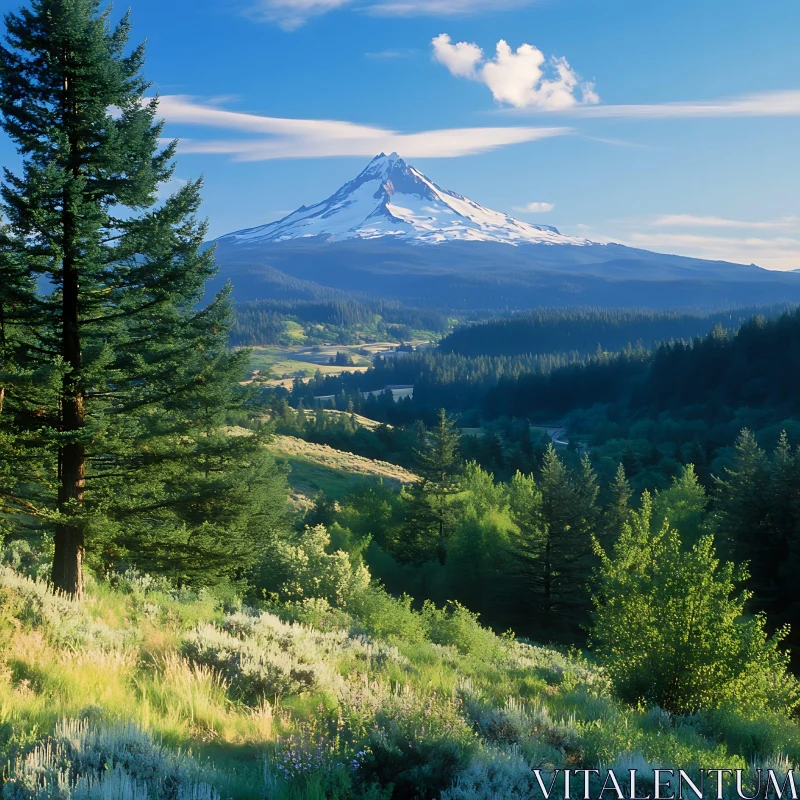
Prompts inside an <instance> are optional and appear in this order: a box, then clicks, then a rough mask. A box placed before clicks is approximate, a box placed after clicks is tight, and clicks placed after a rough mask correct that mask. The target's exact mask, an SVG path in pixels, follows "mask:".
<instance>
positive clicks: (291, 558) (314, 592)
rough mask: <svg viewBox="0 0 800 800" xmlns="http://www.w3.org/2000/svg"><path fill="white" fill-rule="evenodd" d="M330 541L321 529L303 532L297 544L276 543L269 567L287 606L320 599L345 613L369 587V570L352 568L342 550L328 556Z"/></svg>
mask: <svg viewBox="0 0 800 800" xmlns="http://www.w3.org/2000/svg"><path fill="white" fill-rule="evenodd" d="M330 542H331V538H330V535H329V534H328V532H327V531H326V530H325V528H323V527H322V526H321V525H318V526H317V527H315V528H306V529H305V531H304V532H303V533H302V534H301V535H300V536H299V537H298V538H297V540H296V542H294V543H292V542H288V541H283V540H282V541H279V542H277V543H276V545H275V550H274V552H273V559H274V560H273V562H272V566H273V568H274V569H275V571H276V573H277V575H278V576H279V577H278V580H279V585H278V593H279V596H280V597H281V598H282V599H284V600H287V601H289V602H297V601H302V600H305V599H323V600H326V601H327V602H329V603H330V604H331V605H332V606H335V607H337V608H342V609H347V608H349V607H350V606H351V605H352V604H353V603H354V602H355V601H356V599H357V598H358V597H359V596H360V595H362V594H363V593H364V592H365V591H366V590H367V588H368V587H369V583H370V575H369V570H368V569H367V568H366V567H365V566H364V565H363V564H361V563H356V564H353V563H352V562H351V560H350V557H349V556H348V554H347V553H346V552H344V551H343V550H336V551H334V552H332V553H330V552H328V548H329V546H330Z"/></svg>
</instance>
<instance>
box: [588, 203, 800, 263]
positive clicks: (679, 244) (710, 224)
mask: <svg viewBox="0 0 800 800" xmlns="http://www.w3.org/2000/svg"><path fill="white" fill-rule="evenodd" d="M576 228H578V229H580V234H581V235H582V236H587V237H588V238H590V239H594V240H595V241H600V242H620V243H621V244H626V245H629V246H630V247H641V248H644V249H646V250H655V251H656V252H662V253H674V254H676V255H683V256H693V257H695V258H707V259H711V260H714V261H731V262H734V263H737V264H758V266H760V267H765V268H766V269H774V270H792V269H800V218H798V217H782V218H780V219H776V220H766V221H755V222H752V221H745V220H736V219H728V218H725V217H717V216H695V215H692V214H663V215H660V216H643V217H628V218H624V219H616V220H608V221H607V222H606V223H604V224H599V225H598V224H596V225H591V226H587V225H577V226H576ZM750 230H754V231H761V230H763V231H770V230H774V231H781V232H782V233H776V234H775V235H774V236H769V235H768V234H767V235H764V234H761V235H759V234H756V235H752V236H750V235H747V234H748V231H750Z"/></svg>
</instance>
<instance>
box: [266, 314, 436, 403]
mask: <svg viewBox="0 0 800 800" xmlns="http://www.w3.org/2000/svg"><path fill="white" fill-rule="evenodd" d="M292 324H294V325H296V323H292ZM291 332H292V334H293V336H294V338H295V339H297V340H298V344H297V345H296V346H295V345H293V346H291V347H282V346H280V345H263V346H256V347H252V348H251V351H252V354H251V364H252V368H253V374H254V375H256V374H261V375H264V374H267V373H269V375H270V380H269V381H268V383H269V384H270V385H271V386H283V387H285V388H287V389H289V388H291V385H292V381H293V380H294V379H295V378H296V377H300V378H303V379H308V378H311V377H312V376H313V375H314V373H315V372H316V371H317V370H319V371H320V372H321V373H322V374H323V375H341V374H342V373H343V372H364V371H365V370H366V369H368V368H369V367H370V366H372V359H373V358H374V357H375V356H376V355H378V354H391V353H394V352H395V348H396V347H397V343H396V342H372V343H370V344H354V345H341V344H331V345H315V346H313V347H306V346H304V345H302V344H300V342H302V339H303V329H302V328H301V327H300V326H299V325H297V327H296V329H293V330H292V331H291ZM411 344H413V345H414V346H415V347H418V346H422V345H426V344H428V342H427V341H425V340H422V339H420V340H415V341H413V342H412V343H411ZM337 353H347V354H348V355H349V356H350V357H351V358H352V359H353V366H347V367H345V366H339V365H335V364H331V363H329V362H330V360H331V359H332V358H335V357H336V354H337Z"/></svg>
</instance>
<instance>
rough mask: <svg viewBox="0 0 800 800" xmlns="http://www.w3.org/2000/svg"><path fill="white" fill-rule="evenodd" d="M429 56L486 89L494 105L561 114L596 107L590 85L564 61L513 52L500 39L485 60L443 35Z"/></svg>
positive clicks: (473, 47)
mask: <svg viewBox="0 0 800 800" xmlns="http://www.w3.org/2000/svg"><path fill="white" fill-rule="evenodd" d="M431 45H432V46H433V57H434V58H435V59H436V60H437V61H438V62H439V63H441V64H444V66H445V67H447V69H448V70H449V71H450V73H451V74H452V75H455V76H456V77H458V78H469V79H470V80H474V81H478V82H479V83H483V84H485V85H486V86H487V87H488V88H489V89H490V91H491V92H492V95H493V96H494V99H495V101H496V102H498V103H505V104H508V105H511V106H514V107H515V108H528V109H530V108H537V109H541V110H546V111H562V110H564V109H569V108H573V107H574V106H577V105H580V104H592V103H598V102H600V98H599V97H598V95H597V93H596V92H595V90H594V85H593V84H591V83H586V82H581V80H580V78H579V77H578V75H577V74H576V73H575V71H574V70H573V69H572V67H570V65H569V63H568V62H567V60H566V59H565V58H559V57H553V58H551V59H550V60H549V61H548V59H547V58H545V55H544V53H542V51H541V50H539V48H537V47H535V46H534V45H531V44H522V45H520V46H519V47H518V48H517V49H516V50H512V49H511V47H510V46H509V44H508V43H507V42H506V41H504V40H503V39H501V40H500V41H499V42H498V43H497V49H496V54H495V57H494V58H492V59H487V58H485V56H484V53H483V50H482V49H481V48H480V47H479V46H478V45H477V44H474V43H470V42H457V43H456V44H453V43H452V40H451V39H450V36H448V35H447V34H446V33H442V34H440V35H439V36H436V37H435V38H434V39H433V40H432V41H431Z"/></svg>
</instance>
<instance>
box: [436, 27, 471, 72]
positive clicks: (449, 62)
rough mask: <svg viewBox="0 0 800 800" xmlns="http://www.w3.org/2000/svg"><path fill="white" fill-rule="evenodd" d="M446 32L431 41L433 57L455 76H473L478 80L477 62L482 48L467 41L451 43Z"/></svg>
mask: <svg viewBox="0 0 800 800" xmlns="http://www.w3.org/2000/svg"><path fill="white" fill-rule="evenodd" d="M451 41H452V40H451V39H450V37H449V36H448V35H447V34H446V33H440V34H439V35H438V36H436V37H434V38H433V39H432V41H431V44H432V45H433V57H434V58H435V59H436V60H437V61H438V62H439V63H440V64H444V65H445V66H446V67H447V69H448V70H450V73H451V74H452V75H455V76H456V77H457V78H473V79H475V80H479V75H478V71H477V68H478V64H480V63H481V61H483V50H481V48H480V47H478V45H476V44H470V43H469V42H458V43H457V44H452V43H451Z"/></svg>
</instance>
